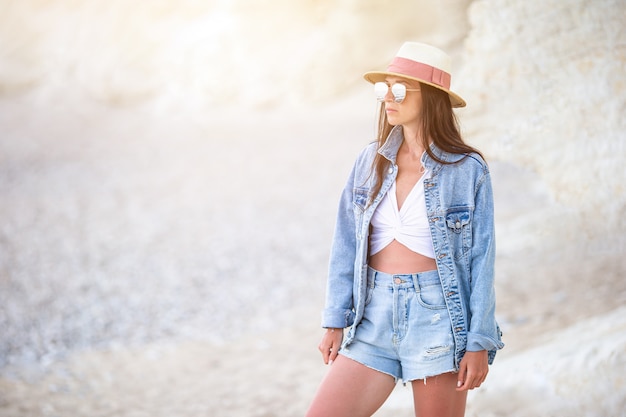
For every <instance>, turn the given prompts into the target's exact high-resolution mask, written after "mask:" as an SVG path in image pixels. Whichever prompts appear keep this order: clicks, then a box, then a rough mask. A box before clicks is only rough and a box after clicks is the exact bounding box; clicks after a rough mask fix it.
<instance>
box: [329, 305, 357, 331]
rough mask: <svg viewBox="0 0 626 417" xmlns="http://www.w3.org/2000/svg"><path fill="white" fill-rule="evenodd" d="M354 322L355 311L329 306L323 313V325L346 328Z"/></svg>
mask: <svg viewBox="0 0 626 417" xmlns="http://www.w3.org/2000/svg"><path fill="white" fill-rule="evenodd" d="M352 323H354V312H353V311H352V310H347V309H340V308H327V309H325V310H324V312H323V313H322V327H324V328H335V329H344V328H346V327H350V326H352Z"/></svg>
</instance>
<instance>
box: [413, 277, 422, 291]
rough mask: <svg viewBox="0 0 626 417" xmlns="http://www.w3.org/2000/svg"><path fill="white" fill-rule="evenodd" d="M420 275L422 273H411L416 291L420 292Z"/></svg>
mask: <svg viewBox="0 0 626 417" xmlns="http://www.w3.org/2000/svg"><path fill="white" fill-rule="evenodd" d="M419 276H420V274H411V279H412V280H413V288H414V289H415V292H419V290H420V283H419Z"/></svg>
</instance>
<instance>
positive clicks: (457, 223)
mask: <svg viewBox="0 0 626 417" xmlns="http://www.w3.org/2000/svg"><path fill="white" fill-rule="evenodd" d="M454 227H456V228H457V229H460V228H461V222H460V221H458V220H457V221H456V223H454Z"/></svg>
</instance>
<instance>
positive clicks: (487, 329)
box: [467, 167, 504, 356]
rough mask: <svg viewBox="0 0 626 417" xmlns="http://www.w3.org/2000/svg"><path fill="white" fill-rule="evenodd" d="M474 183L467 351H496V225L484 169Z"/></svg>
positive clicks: (500, 342) (490, 192)
mask: <svg viewBox="0 0 626 417" xmlns="http://www.w3.org/2000/svg"><path fill="white" fill-rule="evenodd" d="M483 169H484V171H483V173H482V175H481V177H480V179H479V181H478V182H477V185H476V191H475V199H474V204H475V206H474V215H473V225H472V246H473V247H474V248H480V249H473V250H472V258H471V271H470V277H471V280H470V299H469V309H470V312H469V313H470V314H469V317H470V323H469V329H468V334H467V350H468V351H470V352H471V351H480V350H487V351H490V353H492V356H493V355H495V350H497V349H501V348H503V347H504V344H503V343H502V341H501V340H500V329H499V327H498V325H497V323H496V319H495V307H496V302H495V300H496V298H495V287H494V264H495V253H496V244H495V226H494V213H493V191H492V187H491V176H490V174H489V171H488V169H487V168H486V167H484V168H483Z"/></svg>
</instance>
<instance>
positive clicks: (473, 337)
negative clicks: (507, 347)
mask: <svg viewBox="0 0 626 417" xmlns="http://www.w3.org/2000/svg"><path fill="white" fill-rule="evenodd" d="M503 347H504V343H502V342H501V341H500V340H495V339H492V338H491V337H487V336H485V335H482V334H479V333H472V332H468V333H467V346H466V348H465V350H467V351H468V352H478V351H481V350H488V351H492V350H498V349H502V348H503Z"/></svg>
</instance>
